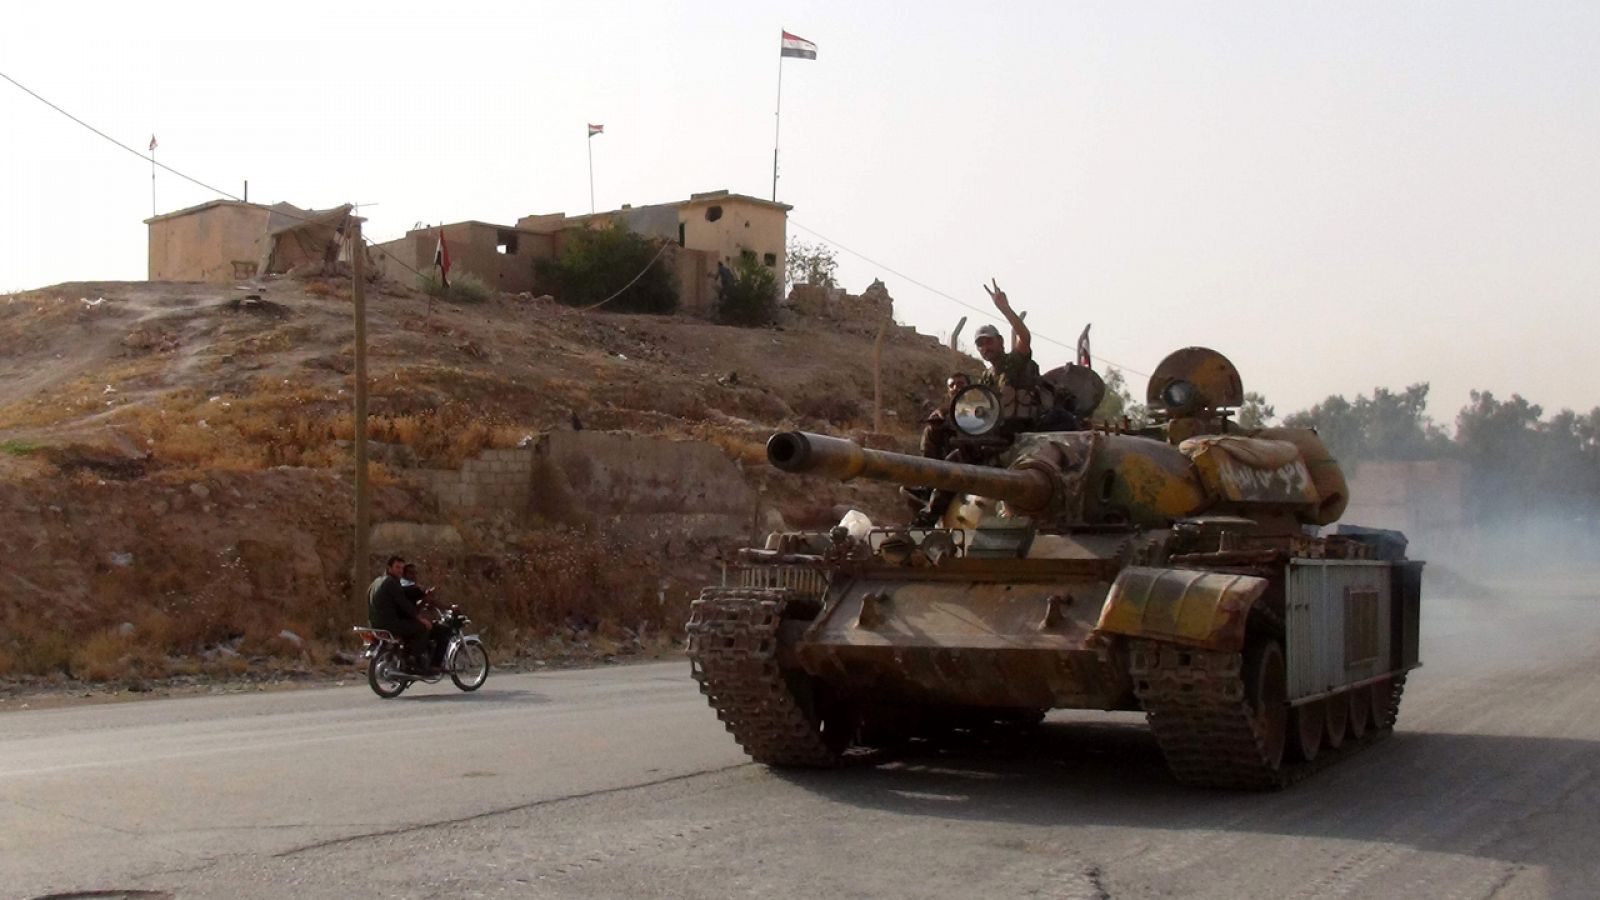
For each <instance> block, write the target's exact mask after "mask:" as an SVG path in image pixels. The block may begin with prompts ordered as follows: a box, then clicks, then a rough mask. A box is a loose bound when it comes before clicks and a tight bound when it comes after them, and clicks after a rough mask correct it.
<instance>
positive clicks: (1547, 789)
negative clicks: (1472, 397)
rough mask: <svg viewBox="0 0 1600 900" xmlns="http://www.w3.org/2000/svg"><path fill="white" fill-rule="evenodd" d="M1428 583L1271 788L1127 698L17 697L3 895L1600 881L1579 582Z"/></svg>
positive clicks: (1398, 891)
mask: <svg viewBox="0 0 1600 900" xmlns="http://www.w3.org/2000/svg"><path fill="white" fill-rule="evenodd" d="M1591 583H1592V582H1591ZM1430 600H1431V602H1432V606H1431V607H1430V610H1429V615H1428V618H1427V623H1426V641H1425V658H1427V659H1428V661H1429V664H1428V666H1427V668H1425V669H1424V670H1422V671H1421V672H1419V673H1417V674H1416V675H1415V676H1414V677H1413V679H1412V682H1411V685H1410V687H1409V688H1408V690H1407V692H1406V699H1405V707H1404V709H1403V710H1402V714H1401V727H1400V730H1399V731H1398V732H1397V733H1396V734H1395V736H1394V737H1392V738H1390V739H1389V740H1387V741H1385V742H1383V743H1381V744H1379V745H1378V746H1376V747H1374V748H1373V749H1371V750H1369V751H1368V752H1366V753H1364V754H1362V755H1361V756H1359V757H1357V758H1355V759H1353V760H1351V761H1349V762H1348V763H1346V764H1344V765H1342V766H1340V767H1338V768H1336V769H1333V770H1330V771H1327V772H1324V773H1322V774H1320V775H1318V776H1317V777H1316V778H1314V779H1312V780H1310V781H1308V782H1304V783H1302V784H1300V785H1297V786H1296V787H1294V788H1292V789H1291V790H1289V791H1287V792H1284V793H1281V794H1272V795H1236V794H1228V793H1217V792H1208V791H1197V790H1190V789H1185V788H1180V787H1177V786H1175V785H1173V784H1172V783H1171V782H1170V781H1169V780H1168V779H1167V777H1166V774H1165V773H1164V771H1163V769H1162V767H1161V762H1160V759H1159V756H1158V755H1157V752H1156V749H1155V746H1154V744H1153V743H1152V742H1151V740H1150V737H1149V735H1148V733H1147V731H1146V730H1145V729H1144V727H1143V724H1142V722H1141V721H1140V720H1139V718H1138V717H1134V716H1126V715H1118V716H1103V715H1076V714H1074V715H1060V714H1056V715H1053V716H1052V717H1051V719H1050V720H1049V721H1048V722H1047V723H1046V725H1045V726H1044V727H1043V728H1042V729H1041V731H1040V733H1039V734H1038V736H1037V737H1036V738H1035V739H1033V740H1031V741H1029V742H1026V743H1025V744H1021V745H1013V746H1009V747H992V746H990V747H985V746H965V747H959V746H958V747H952V748H949V749H946V750H943V751H941V752H938V753H932V752H929V753H927V754H925V755H921V756H913V757H910V758H906V759H903V760H900V761H897V762H894V763H890V764H886V765H881V766H878V767H874V768H858V769H852V770H847V771H843V772H834V773H825V774H799V775H796V774H779V773H774V772H770V771H768V770H766V769H764V768H762V767H759V766H753V765H748V764H746V763H745V761H744V759H743V757H742V756H741V755H740V754H739V753H738V752H737V750H736V748H735V747H734V745H733V743H732V741H731V740H730V739H729V738H728V737H727V736H726V735H725V734H724V733H723V732H722V730H721V727H720V726H719V725H718V723H717V722H716V720H715V718H714V717H713V715H712V713H711V712H710V710H709V709H707V708H706V707H705V705H704V703H703V701H702V700H701V698H700V697H699V695H698V694H697V693H696V692H695V690H694V687H693V684H692V682H690V680H689V679H688V677H687V674H688V673H687V665H686V664H683V663H675V664H655V665H641V666H630V667H625V668H613V669H602V670H590V671H573V672H560V673H548V674H539V675H515V676H511V675H496V676H494V677H492V678H491V679H490V682H489V685H488V686H487V687H486V688H484V690H483V691H482V692H481V693H480V694H477V695H470V696H464V695H461V694H458V693H456V692H454V691H453V690H452V689H448V688H437V687H436V688H429V689H424V690H419V691H417V692H416V693H415V694H407V695H406V696H405V697H403V698H402V699H400V700H397V701H390V702H382V701H379V700H377V699H376V698H375V697H373V696H371V694H369V693H367V692H366V688H365V687H346V688H334V689H327V690H310V691H302V692H294V693H282V694H264V695H254V696H216V697H201V698H193V699H180V700H168V701H151V702H144V703H134V704H125V705H116V706H98V707H83V708H76V709H63V710H47V711H30V712H13V713H7V714H4V715H0V896H12V895H14V896H19V897H31V896H38V895H42V894H45V893H49V892H67V891H88V890H113V889H117V890H133V889H138V890H146V891H156V892H162V893H165V894H170V895H174V896H177V897H228V898H250V897H263V898H265V897H274V898H276V897H287V896H296V897H302V896H304V897H367V896H391V897H618V896H640V897H752V896H763V897H784V896H798V895H810V896H826V897H951V898H955V897H962V898H965V897H971V896H988V897H1054V898H1109V897H1116V898H1125V897H1141V898H1142V897H1203V898H1230V900H1231V898H1237V897H1274V898H1280V897H1281V898H1314V897H1362V898H1367V897H1396V898H1398V897H1407V898H1410V897H1442V898H1486V897H1499V898H1532V897H1593V896H1600V814H1597V812H1596V810H1597V809H1600V781H1597V773H1600V666H1597V665H1596V661H1597V652H1596V651H1595V650H1593V649H1591V648H1593V647H1595V646H1597V644H1596V639H1597V638H1600V595H1596V594H1595V592H1594V589H1593V588H1592V587H1585V586H1582V585H1581V584H1580V583H1578V582H1576V581H1574V582H1573V583H1572V584H1571V585H1569V586H1567V587H1565V588H1562V589H1557V590H1553V591H1551V592H1549V593H1547V594H1544V595H1540V596H1526V595H1524V596H1518V597H1515V598H1514V599H1503V600H1487V599H1478V600H1456V601H1441V600H1433V599H1432V598H1430ZM159 895H160V894H158V895H157V896H159Z"/></svg>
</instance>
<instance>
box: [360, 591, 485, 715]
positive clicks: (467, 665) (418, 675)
mask: <svg viewBox="0 0 1600 900" xmlns="http://www.w3.org/2000/svg"><path fill="white" fill-rule="evenodd" d="M471 621H472V620H471V619H469V618H467V615H466V613H463V612H462V611H461V608H460V607H459V606H451V607H450V608H449V609H447V610H444V611H443V612H442V613H440V614H439V619H438V622H439V625H441V626H443V627H444V628H445V629H446V630H448V632H449V634H450V637H449V638H448V639H447V641H446V643H445V650H444V667H443V668H442V669H440V670H438V671H437V672H430V671H426V670H424V671H415V669H416V668H417V666H416V664H415V663H414V662H412V660H411V659H409V658H408V654H407V653H406V650H405V642H404V641H403V640H402V639H401V638H400V637H399V635H396V634H394V633H393V632H391V631H386V630H384V629H382V628H373V627H372V626H370V625H357V626H356V627H354V628H352V629H351V630H352V631H354V632H355V633H356V634H358V635H360V636H361V642H362V648H361V658H362V659H365V660H366V661H367V684H369V685H371V687H372V692H373V693H374V694H377V695H378V696H379V697H382V698H384V699H385V700H387V699H389V698H391V697H398V696H400V695H401V694H403V693H405V690H406V688H408V687H410V686H411V685H413V684H415V683H417V682H419V681H420V682H423V683H424V684H437V683H438V682H439V681H440V680H441V679H442V678H444V676H446V675H449V676H450V680H451V681H453V682H455V685H456V687H458V688H460V689H461V690H463V691H475V690H477V689H478V688H481V687H483V683H484V682H485V681H488V680H489V651H488V650H486V649H484V646H483V641H482V640H480V639H479V637H478V636H477V635H475V634H467V633H466V631H465V629H466V626H467V624H468V623H469V622H471Z"/></svg>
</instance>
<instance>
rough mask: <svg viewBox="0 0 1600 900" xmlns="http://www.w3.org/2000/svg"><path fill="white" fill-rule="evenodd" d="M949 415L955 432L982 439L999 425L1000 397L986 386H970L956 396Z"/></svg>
mask: <svg viewBox="0 0 1600 900" xmlns="http://www.w3.org/2000/svg"><path fill="white" fill-rule="evenodd" d="M951 413H952V415H951V419H952V421H954V422H955V425H956V430H957V431H960V432H961V433H962V434H965V435H968V436H970V437H982V436H984V435H986V434H988V433H989V432H991V431H994V429H995V427H996V426H998V425H999V424H1000V395H999V394H998V393H996V392H995V390H994V388H991V387H989V386H988V385H983V384H974V385H971V386H970V387H966V388H963V389H962V390H961V393H959V394H956V399H955V402H954V403H952V404H951Z"/></svg>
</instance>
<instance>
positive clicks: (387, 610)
mask: <svg viewBox="0 0 1600 900" xmlns="http://www.w3.org/2000/svg"><path fill="white" fill-rule="evenodd" d="M405 567H406V561H405V557H403V556H391V557H389V561H388V563H387V564H386V565H385V566H384V574H382V575H379V576H378V577H377V578H375V579H373V581H372V585H371V586H370V587H368V588H367V620H368V623H369V624H370V625H371V626H372V627H373V628H381V629H383V630H384V631H388V632H391V633H393V634H395V635H396V636H398V637H399V638H400V639H401V640H402V641H404V642H405V648H406V652H407V653H408V654H409V655H410V656H411V657H412V658H413V659H418V660H422V661H424V662H425V663H426V658H425V657H424V656H423V654H422V653H421V651H422V650H424V649H425V648H426V647H427V646H428V643H429V642H428V638H429V637H430V636H431V632H432V630H433V623H432V622H430V621H429V620H428V619H427V617H426V616H424V615H423V614H422V612H421V611H420V610H419V609H417V605H416V603H415V602H413V601H412V600H411V598H410V597H408V596H406V590H405V586H404V585H403V584H401V581H400V579H401V576H403V575H404V574H405ZM425 668H432V667H431V666H425ZM427 674H433V673H432V672H428V673H427Z"/></svg>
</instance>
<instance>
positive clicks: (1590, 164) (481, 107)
mask: <svg viewBox="0 0 1600 900" xmlns="http://www.w3.org/2000/svg"><path fill="white" fill-rule="evenodd" d="M227 6H228V8H226V9H225V8H224V4H216V3H204V4H200V3H196V4H179V3H149V4H128V3H120V2H119V3H102V4H95V3H84V4H12V5H10V6H8V8H7V11H6V24H5V26H4V28H3V30H0V71H3V72H4V73H5V74H7V75H10V76H11V77H12V78H15V79H17V80H18V81H21V82H22V83H24V84H26V85H28V86H29V87H31V88H33V89H34V90H36V91H38V92H40V93H41V94H43V95H45V96H46V97H49V98H50V99H52V100H53V101H55V102H56V103H58V104H60V105H61V106H63V107H65V108H66V109H68V110H69V111H71V112H73V113H75V114H77V115H79V116H80V117H82V118H84V119H86V120H88V121H89V122H91V123H93V124H95V125H97V126H98V127H100V128H101V129H103V130H105V131H107V132H108V133H110V134H112V135H113V136H115V137H117V138H119V139H121V140H123V141H124V142H126V143H128V144H130V145H132V146H134V147H136V148H138V149H141V150H142V149H143V148H144V147H145V146H146V144H147V143H148V142H149V139H150V135H151V133H152V132H154V133H155V134H156V136H157V138H158V139H159V141H160V148H159V150H158V151H157V154H158V158H159V159H160V160H161V161H163V162H165V163H168V164H170V165H172V166H174V167H176V168H178V169H181V170H183V171H185V172H188V173H189V174H192V175H194V176H195V177H197V178H199V179H200V180H202V181H206V182H208V183H210V184H214V185H216V186H217V187H220V188H223V189H225V190H229V191H232V192H234V193H238V192H239V190H240V187H241V183H242V181H243V180H244V179H246V178H248V179H249V180H250V197H251V199H252V200H259V201H264V202H273V201H277V200H287V201H290V202H292V203H296V204H300V205H302V206H318V207H324V206H331V205H335V204H337V203H340V202H346V201H350V202H358V203H368V204H376V205H372V206H367V207H364V208H363V210H362V212H363V214H365V215H367V216H368V217H369V224H368V235H369V236H371V237H375V238H377V239H380V240H382V239H388V238H391V237H395V236H398V235H400V234H402V233H403V232H404V231H405V230H406V229H407V228H409V227H411V226H412V225H413V224H414V223H416V222H418V221H428V222H438V221H454V220H459V219H466V218H474V219H484V220H488V221H498V222H511V221H513V220H514V219H516V218H517V217H518V216H521V215H525V214H528V213H532V212H550V211H568V212H583V211H586V210H587V207H588V195H589V189H588V181H587V170H586V157H585V138H584V125H585V123H586V122H597V123H603V124H604V125H605V128H606V133H605V134H604V135H603V136H601V137H597V138H595V139H594V145H593V147H594V165H595V188H596V192H597V195H598V196H597V200H598V203H599V205H600V207H601V208H609V207H615V206H617V205H620V204H622V203H635V204H640V203H650V202H661V201H666V200H673V199H678V198H683V197H686V196H687V195H688V194H689V193H690V192H692V191H700V190H711V189H716V188H728V189H730V190H734V191H740V192H744V193H750V194H754V195H757V196H767V195H768V194H769V192H770V189H771V181H770V179H771V165H772V140H773V101H774V95H775V88H776V77H777V70H778V35H779V30H780V28H788V29H789V30H790V31H792V32H794V33H796V34H799V35H801V36H803V37H806V38H808V39H810V40H812V41H814V42H816V44H817V45H818V48H819V54H818V59H817V60H816V61H815V62H810V61H802V60H788V61H786V62H785V63H784V76H783V77H784V96H783V147H782V164H783V165H782V176H783V177H782V180H781V181H780V182H779V199H781V200H784V201H786V202H789V203H792V204H794V206H795V210H794V212H793V214H792V219H791V228H790V233H791V236H794V237H799V238H802V239H807V238H811V237H812V236H811V235H809V234H807V233H806V232H805V231H803V230H801V228H802V227H803V228H807V229H811V230H813V231H815V232H819V233H821V234H824V235H827V236H828V237H829V238H831V239H833V240H834V241H837V242H839V243H840V244H842V245H843V246H844V247H847V248H849V249H850V250H852V251H854V252H857V253H860V254H863V255H864V256H866V257H870V258H871V259H873V260H876V261H877V263H878V264H879V265H874V264H872V263H868V262H866V261H864V260H863V259H861V258H859V257H856V256H853V255H851V254H850V253H847V252H841V254H840V260H841V267H840V268H841V273H842V275H843V280H844V282H845V284H846V286H847V287H850V288H851V289H852V290H860V289H861V288H863V287H864V286H865V285H866V283H867V282H869V281H870V280H871V279H872V278H873V277H882V278H883V279H884V281H885V282H886V283H887V284H888V286H889V289H890V291H891V292H892V293H893V294H894V296H895V298H896V300H897V303H898V310H899V315H900V318H901V320H902V321H905V322H910V323H913V324H915V325H917V326H918V327H919V328H921V329H922V330H924V331H927V332H932V333H939V332H945V331H948V330H949V329H950V328H951V327H952V326H953V325H954V323H955V321H956V319H957V318H959V317H960V316H961V315H963V314H965V313H966V312H967V310H964V309H962V308H960V307H958V306H956V305H955V304H953V303H951V302H950V301H949V300H947V299H944V298H942V297H940V296H938V295H937V294H936V293H932V292H930V291H928V290H924V289H923V288H920V287H917V286H915V285H913V284H911V283H910V282H908V281H907V280H906V278H905V277H901V276H899V275H894V274H891V273H889V272H887V271H884V270H883V268H882V266H888V267H891V268H893V269H895V270H896V271H898V272H900V273H903V275H904V276H907V277H909V278H913V279H916V280H917V281H920V282H922V283H923V284H926V285H929V286H931V287H933V288H936V289H937V290H940V291H943V292H946V293H949V294H952V295H954V296H956V297H959V298H961V299H962V300H964V301H966V302H968V303H971V304H973V305H976V306H980V307H983V308H987V306H988V300H987V298H986V297H985V296H984V294H983V292H982V291H981V290H980V289H979V285H980V284H981V283H982V282H983V281H985V280H986V279H987V278H988V277H990V276H995V277H998V278H999V280H1000V284H1001V285H1002V286H1003V287H1005V288H1006V289H1007V290H1008V291H1009V292H1010V294H1011V296H1012V299H1013V302H1014V303H1015V304H1016V306H1017V307H1018V308H1019V309H1027V310H1029V311H1030V315H1029V322H1030V324H1032V325H1034V326H1035V328H1036V330H1037V332H1038V333H1039V334H1040V335H1041V338H1040V339H1039V340H1037V341H1036V344H1037V346H1038V352H1037V353H1038V356H1039V357H1040V361H1041V363H1043V364H1044V365H1046V367H1048V366H1049V365H1051V364H1054V363H1057V362H1061V361H1065V360H1066V359H1067V358H1068V357H1069V355H1070V351H1069V350H1068V349H1065V348H1064V347H1062V346H1058V345H1055V344H1052V343H1049V341H1048V338H1054V339H1056V340H1058V341H1060V342H1062V343H1063V344H1069V345H1070V344H1071V343H1072V341H1073V339H1074V338H1075V337H1076V335H1077V334H1078V332H1079V330H1080V329H1081V328H1082V327H1083V324H1084V323H1085V322H1087V321H1092V322H1093V323H1094V332H1093V334H1094V349H1095V352H1096V354H1097V355H1102V356H1104V357H1106V358H1108V359H1110V360H1113V361H1115V362H1117V363H1120V364H1122V365H1124V366H1125V367H1127V368H1128V369H1130V370H1135V371H1139V372H1149V371H1150V370H1151V368H1152V367H1153V366H1154V365H1155V364H1156V362H1157V361H1158V360H1159V359H1160V358H1161V357H1162V356H1163V355H1165V354H1166V353H1167V352H1168V351H1170V350H1172V349H1175V348H1177V347H1181V346H1185V345H1188V344H1207V345H1210V346H1213V347H1216V348H1218V349H1220V350H1222V351H1223V352H1225V353H1227V354H1228V355H1229V356H1230V357H1232V358H1233V360H1234V361H1235V362H1236V363H1237V364H1238V365H1239V368H1240V369H1241V370H1242V372H1243V374H1244V378H1245V383H1246V386H1247V387H1249V388H1253V389H1256V390H1260V391H1262V392H1263V393H1265V394H1266V395H1267V397H1268V398H1269V400H1271V401H1272V402H1273V403H1275V404H1276V406H1277V407H1278V410H1279V412H1280V413H1283V412H1287V411H1290V410H1292V409H1297V408H1301V407H1304V406H1306V405H1309V404H1310V403H1312V402H1314V401H1316V400H1318V399H1320V398H1322V397H1323V396H1325V395H1326V394H1329V393H1344V394H1346V395H1353V394H1355V393H1359V392H1367V391H1370V390H1371V389H1372V388H1373V387H1375V386H1380V385H1381V386H1387V387H1394V388H1400V387H1403V386H1405V385H1406V384H1409V383H1412V382H1416V381H1424V380H1426V381H1431V382H1432V384H1433V394H1432V397H1433V402H1432V404H1431V406H1430V410H1431V412H1432V413H1433V415H1434V416H1435V417H1436V418H1438V419H1440V420H1443V421H1447V422H1448V421H1450V420H1452V419H1453V418H1454V415H1455V412H1456V410H1457V409H1459V408H1460V407H1461V406H1462V405H1463V404H1464V403H1465V402H1466V400H1467V392H1468V390H1469V389H1471V388H1488V389H1490V390H1493V391H1495V392H1496V393H1497V394H1502V395H1503V394H1510V393H1511V392H1513V391H1515V392H1520V393H1522V394H1523V395H1524V396H1527V397H1529V398H1530V399H1532V400H1534V401H1536V402H1539V403H1542V404H1544V406H1545V407H1546V409H1547V411H1554V409H1556V408H1559V407H1561V406H1574V407H1579V408H1581V409H1588V408H1590V407H1593V406H1595V405H1597V404H1600V373H1597V370H1596V365H1595V359H1594V358H1595V352H1594V351H1595V347H1596V344H1597V341H1596V336H1597V335H1600V312H1597V307H1600V304H1597V302H1596V301H1597V300H1600V254H1597V252H1596V251H1597V247H1596V243H1597V238H1600V173H1597V166H1600V52H1597V51H1596V47H1600V4H1595V3H1592V2H1591V3H1556V2H1547V3H1510V2H1505V3H1467V2H1450V3H1394V2H1387V0H1386V2H1377V3H1365V4H1363V3H1348V2H1347V3H1325V4H1320V5H1312V4H1302V3H1294V4H1289V3H1277V2H1262V3H1255V4H1239V3H1206V4H1195V3H1171V4H1158V3H1125V2H1115V3H1109V2H1108V3H1094V4H1081V3H1038V4H1024V3H1015V4H974V3H959V4H957V3H937V4H935V3H899V4H892V5H891V4H863V3H860V2H848V3H847V2H837V3H800V2H794V3H774V4H764V3H757V2H749V0H742V2H684V3H671V2H658V3H651V4H642V3H641V4H621V3H605V2H583V3H570V2H569V3H559V4H542V3H506V2H498V3H492V4H479V3H465V2H458V3H453V4H441V3H426V4H424V3H415V4H406V3H396V2H388V3H356V2H352V3H343V4H327V3H305V4H300V3H292V2H276V3H271V4H259V5H249V4H243V5H232V4H230V5H227ZM0 123H3V124H0V129H3V131H0V135H3V140H0V211H3V215H0V248H4V249H3V250H0V289H7V288H10V289H16V288H26V287H37V286H41V285H45V284H49V283H53V282H57V281H63V280H69V279H91V278H98V279H112V278H114V279H138V278H142V277H143V276H144V274H145V226H144V225H142V224H141V220H142V219H144V218H146V217H148V216H149V215H150V212H151V205H150V187H151V185H150V168H149V165H148V164H147V163H145V162H142V161H140V160H139V159H137V158H135V157H133V156H131V155H128V154H126V153H124V152H123V151H120V150H117V149H116V148H114V147H112V146H111V145H110V144H107V143H105V142H104V141H102V140H101V139H99V138H97V137H95V136H94V135H92V134H90V133H89V132H87V131H84V130H83V129H81V128H79V127H78V126H77V125H74V124H72V123H71V122H69V121H68V120H66V119H64V118H62V117H61V116H60V115H58V114H56V113H55V112H53V111H51V110H50V109H48V108H46V107H44V106H42V105H41V104H39V103H38V102H37V101H35V100H33V99H32V98H30V97H28V96H27V95H25V94H23V93H22V92H20V91H18V90H17V89H16V88H14V87H12V86H11V85H9V84H7V83H4V82H0ZM157 197H158V204H159V208H160V209H161V210H162V211H169V210H172V209H176V208H180V207H183V206H188V205H192V204H195V203H199V202H203V201H205V200H208V199H212V198H213V197H214V195H212V194H210V193H208V192H207V191H205V190H203V189H200V188H198V187H195V186H193V185H189V184H186V183H183V182H181V181H179V180H178V179H177V178H176V177H174V176H171V175H168V174H166V173H161V174H160V176H159V180H158V183H157ZM977 321H980V320H977V319H975V320H974V322H973V324H972V325H969V326H968V329H969V330H968V333H969V334H970V331H971V328H972V327H974V326H975V324H976V323H977ZM1133 381H1134V383H1135V385H1136V386H1137V389H1138V390H1139V391H1140V392H1141V393H1142V390H1143V382H1144V379H1143V378H1142V377H1138V376H1134V377H1133Z"/></svg>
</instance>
